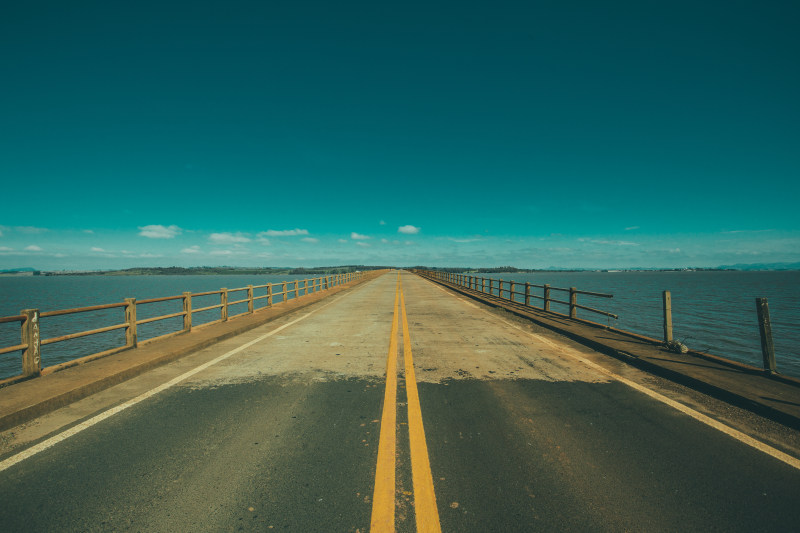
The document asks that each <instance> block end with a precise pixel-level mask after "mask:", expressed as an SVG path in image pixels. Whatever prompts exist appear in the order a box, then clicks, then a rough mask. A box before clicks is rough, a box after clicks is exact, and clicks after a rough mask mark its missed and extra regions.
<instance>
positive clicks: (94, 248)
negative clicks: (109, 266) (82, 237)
mask: <svg viewBox="0 0 800 533" xmlns="http://www.w3.org/2000/svg"><path fill="white" fill-rule="evenodd" d="M90 251H92V252H105V250H104V249H102V248H99V247H97V246H92V247H91V248H90Z"/></svg>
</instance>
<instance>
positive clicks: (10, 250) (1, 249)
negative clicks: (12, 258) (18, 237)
mask: <svg viewBox="0 0 800 533" xmlns="http://www.w3.org/2000/svg"><path fill="white" fill-rule="evenodd" d="M13 251H14V249H13V248H9V247H8V246H0V252H13Z"/></svg>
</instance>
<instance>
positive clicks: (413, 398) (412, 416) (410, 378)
mask: <svg viewBox="0 0 800 533" xmlns="http://www.w3.org/2000/svg"><path fill="white" fill-rule="evenodd" d="M400 309H401V311H402V317H403V359H404V362H405V371H406V394H407V399H408V440H409V445H410V448H411V479H412V483H413V486H414V513H415V515H416V518H417V533H422V532H425V533H428V532H431V533H441V531H442V527H441V525H440V523H439V510H438V509H437V508H436V493H435V492H434V489H433V475H432V474H431V463H430V459H429V458H428V445H427V444H426V442H425V429H424V427H423V425H422V410H421V408H420V403H419V392H418V391H417V376H416V373H415V372H414V359H413V356H412V354H411V336H410V335H409V332H408V318H407V317H406V302H405V297H404V295H403V292H402V291H401V292H400Z"/></svg>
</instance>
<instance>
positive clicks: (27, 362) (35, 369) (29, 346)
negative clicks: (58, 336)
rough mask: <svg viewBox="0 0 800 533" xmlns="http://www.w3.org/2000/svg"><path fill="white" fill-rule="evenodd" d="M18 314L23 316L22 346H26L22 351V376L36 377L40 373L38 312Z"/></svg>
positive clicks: (27, 310) (36, 310)
mask: <svg viewBox="0 0 800 533" xmlns="http://www.w3.org/2000/svg"><path fill="white" fill-rule="evenodd" d="M20 314H21V315H25V320H24V321H23V322H22V344H25V345H26V348H25V349H24V350H22V375H23V376H38V375H39V374H41V373H42V357H41V349H42V344H41V337H40V336H39V310H38V309H24V310H22V311H20Z"/></svg>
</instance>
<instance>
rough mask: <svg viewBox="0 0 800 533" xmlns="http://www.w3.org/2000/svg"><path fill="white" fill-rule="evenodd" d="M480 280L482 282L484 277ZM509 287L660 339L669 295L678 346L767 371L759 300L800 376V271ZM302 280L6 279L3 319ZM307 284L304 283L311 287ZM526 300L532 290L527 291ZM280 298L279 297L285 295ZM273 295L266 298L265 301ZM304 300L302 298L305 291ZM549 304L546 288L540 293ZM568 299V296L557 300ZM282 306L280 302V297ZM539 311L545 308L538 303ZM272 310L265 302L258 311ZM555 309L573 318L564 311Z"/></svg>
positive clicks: (101, 320) (113, 312)
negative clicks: (31, 311) (572, 292)
mask: <svg viewBox="0 0 800 533" xmlns="http://www.w3.org/2000/svg"><path fill="white" fill-rule="evenodd" d="M478 275H479V276H480V275H481V274H478ZM483 276H484V277H491V278H494V279H498V278H501V279H503V280H504V281H509V280H514V281H515V282H518V283H525V282H526V281H528V282H531V283H535V284H538V285H542V284H545V283H548V284H550V285H551V286H553V287H563V288H569V287H577V288H578V289H579V290H587V291H594V292H604V293H610V294H613V295H614V298H612V299H605V298H592V297H589V296H584V295H579V297H578V303H579V304H582V305H586V306H589V307H595V308H598V309H602V310H605V311H608V312H611V313H614V314H617V315H619V319H618V320H614V319H607V318H606V317H604V316H602V315H597V314H594V313H589V312H587V311H583V310H579V311H578V316H579V317H582V318H587V319H590V320H594V321H597V322H602V323H604V324H606V323H607V324H610V325H612V326H614V327H618V328H621V329H626V330H629V331H633V332H636V333H641V334H644V335H648V336H651V337H655V338H661V336H662V335H663V326H662V322H663V319H662V315H661V291H663V290H670V291H672V312H673V324H674V332H675V338H676V339H678V340H681V341H683V342H684V343H685V344H686V345H688V346H689V347H690V348H692V349H696V350H701V351H705V352H709V353H713V354H715V355H720V356H723V357H728V358H730V359H735V360H737V361H742V362H745V363H749V364H752V365H755V366H761V364H762V363H761V344H760V340H759V333H758V321H757V319H756V307H755V298H756V297H766V298H768V299H769V307H770V315H771V318H772V326H773V336H774V341H775V351H776V359H777V365H778V371H779V372H782V373H784V374H788V375H792V376H797V377H800V272H796V271H794V272H564V273H560V272H543V273H536V274H485V275H483ZM295 279H302V278H301V277H299V276H119V277H117V276H53V277H38V276H37V277H0V316H9V315H15V314H18V313H19V311H20V310H22V309H28V308H38V309H40V310H41V311H53V310H59V309H68V308H73V307H83V306H89V305H98V304H107V303H114V302H121V301H122V300H123V299H124V298H131V297H135V298H137V299H138V300H142V299H146V298H156V297H161V296H173V295H179V294H181V293H182V292H184V291H191V292H204V291H211V290H217V289H219V288H221V287H227V288H228V289H233V288H240V287H246V286H247V285H250V284H252V285H263V284H265V283H278V282H281V281H287V280H288V281H293V280H295ZM301 285H302V283H301ZM518 290H519V291H520V292H522V291H523V290H524V289H522V288H519V289H518ZM276 292H277V291H276ZM265 293H266V289H261V290H257V291H256V296H259V295H262V294H265ZM301 294H302V293H301ZM532 294H536V295H540V296H541V289H532ZM551 296H552V297H553V298H556V299H563V300H567V299H568V298H567V297H566V293H562V292H555V291H554V292H553V293H552V295H551ZM243 298H246V292H238V293H232V294H230V296H229V301H235V300H240V299H243ZM275 301H279V298H276V299H275ZM216 303H219V295H210V296H205V297H198V298H194V299H193V303H192V306H193V308H195V309H197V308H200V307H205V306H209V305H214V304H216ZM533 303H534V305H541V304H540V301H539V300H533ZM264 305H266V299H263V300H258V301H257V302H256V306H257V307H262V306H264ZM180 306H181V303H180V300H177V301H171V302H163V303H158V304H148V305H142V306H139V309H138V318H139V319H140V320H141V319H143V318H147V317H151V316H157V315H163V314H167V313H174V312H178V311H180V310H181V307H180ZM552 309H553V310H554V311H559V312H565V311H566V309H564V308H563V307H561V306H558V305H557V304H554V305H553V307H552ZM246 310H247V308H246V304H238V305H236V306H232V307H231V309H230V314H231V315H234V314H237V313H241V312H244V311H246ZM218 318H219V310H218V309H216V310H211V311H205V312H203V313H199V314H197V315H195V317H194V318H193V323H194V324H201V323H204V322H210V321H212V320H216V319H218ZM123 321H124V312H123V309H122V308H119V309H110V310H106V311H98V312H93V313H81V314H78V315H68V316H63V317H46V318H43V319H42V323H41V335H42V338H43V339H47V338H51V337H56V336H59V335H64V334H66V333H73V332H76V331H82V330H86V329H94V328H100V327H104V326H110V325H114V324H119V323H122V322H123ZM181 324H182V319H181V318H180V317H177V318H173V319H167V320H163V321H159V322H153V323H150V324H145V325H142V326H140V327H139V338H140V339H147V338H151V337H155V336H157V335H161V334H164V333H168V332H171V331H177V330H179V329H180V328H181ZM19 338H20V332H19V326H18V324H17V323H12V324H0V346H9V345H12V344H17V343H18V342H19ZM122 344H124V330H117V331H112V332H108V333H104V334H100V335H93V336H90V337H85V338H82V339H75V340H71V341H66V342H62V343H56V344H50V345H47V346H44V347H43V348H42V366H51V365H54V364H58V363H60V362H63V361H67V360H70V359H74V358H76V357H81V356H83V355H88V354H91V353H95V352H98V351H102V350H106V349H109V348H113V347H116V346H120V345H122ZM19 372H20V357H19V352H17V353H10V354H5V355H0V377H7V376H11V375H16V374H18V373H19Z"/></svg>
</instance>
